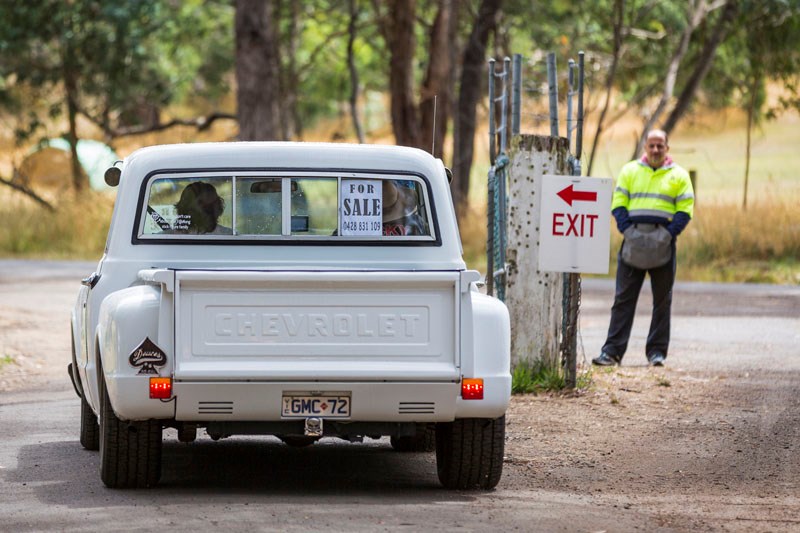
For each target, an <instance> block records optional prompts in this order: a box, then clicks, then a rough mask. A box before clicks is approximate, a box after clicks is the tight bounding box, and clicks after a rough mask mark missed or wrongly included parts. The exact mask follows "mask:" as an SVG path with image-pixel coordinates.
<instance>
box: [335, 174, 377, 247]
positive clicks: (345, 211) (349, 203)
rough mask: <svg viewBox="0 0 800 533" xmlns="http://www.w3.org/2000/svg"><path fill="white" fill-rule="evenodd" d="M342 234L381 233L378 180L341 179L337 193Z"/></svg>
mask: <svg viewBox="0 0 800 533" xmlns="http://www.w3.org/2000/svg"><path fill="white" fill-rule="evenodd" d="M339 198H340V201H341V204H340V205H339V209H340V210H341V217H340V218H341V220H342V228H341V229H342V231H341V234H342V235H381V234H382V233H383V190H382V189H381V181H380V180H351V179H343V180H342V190H341V194H339Z"/></svg>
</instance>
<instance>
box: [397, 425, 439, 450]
mask: <svg viewBox="0 0 800 533" xmlns="http://www.w3.org/2000/svg"><path fill="white" fill-rule="evenodd" d="M390 442H391V443H392V448H394V449H395V450H397V451H398V452H432V451H434V450H435V449H436V424H417V433H416V434H415V435H414V436H413V437H391V439H390Z"/></svg>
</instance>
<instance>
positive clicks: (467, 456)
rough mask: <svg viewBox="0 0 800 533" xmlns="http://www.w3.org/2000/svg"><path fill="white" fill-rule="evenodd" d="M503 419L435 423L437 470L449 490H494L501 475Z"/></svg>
mask: <svg viewBox="0 0 800 533" xmlns="http://www.w3.org/2000/svg"><path fill="white" fill-rule="evenodd" d="M505 433H506V417H505V415H504V416H501V417H500V418H494V419H492V418H465V419H461V420H456V421H454V422H447V423H439V424H436V470H437V473H438V474H439V481H441V483H442V485H444V486H445V487H447V488H448V489H472V488H479V489H485V490H488V489H493V488H494V487H496V486H497V484H498V483H499V482H500V477H501V476H502V474H503V450H504V446H505Z"/></svg>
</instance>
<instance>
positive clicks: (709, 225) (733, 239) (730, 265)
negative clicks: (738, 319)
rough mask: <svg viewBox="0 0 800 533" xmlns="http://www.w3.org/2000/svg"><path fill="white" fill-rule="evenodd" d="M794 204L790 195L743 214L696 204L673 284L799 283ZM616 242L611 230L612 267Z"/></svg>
mask: <svg viewBox="0 0 800 533" xmlns="http://www.w3.org/2000/svg"><path fill="white" fill-rule="evenodd" d="M797 203H798V199H797V198H794V197H791V196H790V197H788V198H786V199H783V200H778V199H773V200H772V201H761V202H758V203H756V204H754V205H751V206H750V207H748V208H747V209H746V210H743V209H742V207H741V205H739V204H733V203H720V204H711V205H705V204H703V203H702V202H700V203H699V204H698V205H697V206H696V208H695V217H694V220H692V222H691V223H690V224H689V226H688V227H687V229H686V231H685V232H684V233H683V234H681V236H680V237H679V238H678V279H681V280H692V281H736V282H757V283H786V284H800V210H798V209H796V208H795V207H794V206H796V205H797ZM621 242H622V236H621V235H620V234H619V233H618V232H617V231H616V229H614V230H613V231H612V238H611V255H612V258H611V259H612V268H614V267H615V265H614V263H615V259H614V257H615V256H616V253H617V250H618V249H619V246H620V244H621Z"/></svg>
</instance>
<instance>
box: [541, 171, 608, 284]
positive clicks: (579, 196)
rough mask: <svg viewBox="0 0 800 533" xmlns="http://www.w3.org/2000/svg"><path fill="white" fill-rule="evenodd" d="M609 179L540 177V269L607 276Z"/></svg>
mask: <svg viewBox="0 0 800 533" xmlns="http://www.w3.org/2000/svg"><path fill="white" fill-rule="evenodd" d="M611 193H612V181H611V178H591V177H580V176H552V175H545V176H542V197H541V198H542V215H541V216H542V218H541V220H540V225H539V229H540V233H539V235H540V239H539V270H545V271H551V272H583V273H586V274H607V273H608V252H609V246H610V238H611V235H610V224H611V213H610V210H611Z"/></svg>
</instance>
